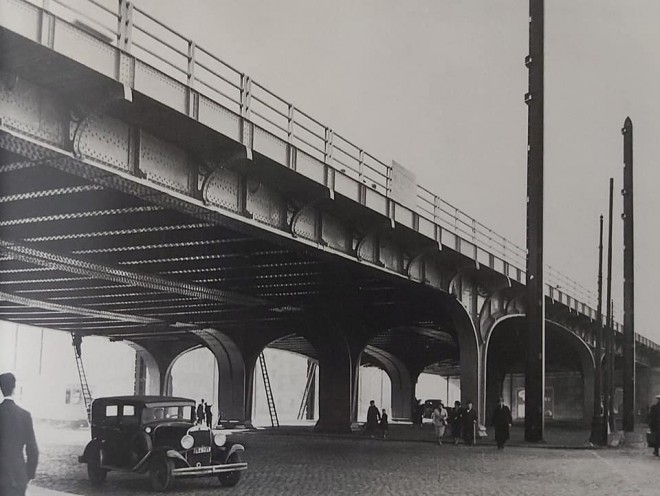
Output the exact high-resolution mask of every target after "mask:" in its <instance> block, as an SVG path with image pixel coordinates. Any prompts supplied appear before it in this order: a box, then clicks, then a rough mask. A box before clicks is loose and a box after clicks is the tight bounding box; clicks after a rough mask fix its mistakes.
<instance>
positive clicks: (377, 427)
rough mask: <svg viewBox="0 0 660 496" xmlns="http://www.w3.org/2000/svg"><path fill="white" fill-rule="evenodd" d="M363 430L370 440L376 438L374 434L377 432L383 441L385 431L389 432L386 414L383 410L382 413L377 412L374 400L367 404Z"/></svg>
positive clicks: (385, 437)
mask: <svg viewBox="0 0 660 496" xmlns="http://www.w3.org/2000/svg"><path fill="white" fill-rule="evenodd" d="M364 430H365V432H366V433H367V434H369V435H370V436H371V437H372V438H374V437H376V433H377V432H378V433H380V435H381V437H382V438H383V439H387V431H388V430H389V422H388V416H387V412H386V411H385V409H384V408H383V410H382V412H379V411H378V407H377V406H376V402H375V401H374V400H371V401H370V402H369V408H368V409H367V423H366V424H365V427H364Z"/></svg>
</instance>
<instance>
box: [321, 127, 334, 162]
mask: <svg viewBox="0 0 660 496" xmlns="http://www.w3.org/2000/svg"><path fill="white" fill-rule="evenodd" d="M334 137H335V133H334V132H333V131H332V129H330V128H329V127H326V128H325V139H324V142H325V147H324V148H325V151H324V152H323V161H324V162H325V163H326V164H328V165H330V164H332V152H333V151H334V145H333V140H334Z"/></svg>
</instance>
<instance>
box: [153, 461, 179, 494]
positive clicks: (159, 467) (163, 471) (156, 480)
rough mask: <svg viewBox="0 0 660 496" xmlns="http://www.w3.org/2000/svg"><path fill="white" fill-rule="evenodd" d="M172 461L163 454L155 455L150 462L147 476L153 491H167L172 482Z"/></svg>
mask: <svg viewBox="0 0 660 496" xmlns="http://www.w3.org/2000/svg"><path fill="white" fill-rule="evenodd" d="M173 469H174V462H172V460H170V459H169V458H166V457H164V456H157V457H156V458H154V459H153V460H152V462H151V467H150V468H149V478H150V479H151V488H152V489H153V490H154V491H167V489H168V488H169V487H170V485H171V484H172V470H173Z"/></svg>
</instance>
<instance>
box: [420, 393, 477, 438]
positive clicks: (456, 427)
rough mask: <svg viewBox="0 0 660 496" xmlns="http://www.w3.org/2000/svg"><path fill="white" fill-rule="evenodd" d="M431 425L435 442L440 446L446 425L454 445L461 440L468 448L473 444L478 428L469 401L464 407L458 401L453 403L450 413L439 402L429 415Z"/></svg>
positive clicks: (474, 411)
mask: <svg viewBox="0 0 660 496" xmlns="http://www.w3.org/2000/svg"><path fill="white" fill-rule="evenodd" d="M431 423H432V424H433V429H434V431H435V438H436V442H437V443H438V444H440V445H441V444H442V438H443V437H444V436H445V431H446V429H447V425H449V427H450V432H451V437H452V439H453V441H454V444H455V445H456V444H458V443H459V442H460V440H461V439H463V441H464V442H465V444H468V445H470V446H471V445H473V444H474V443H475V439H476V434H477V428H478V425H477V412H476V410H475V409H474V405H473V404H472V401H470V400H468V401H467V403H466V404H465V406H462V405H461V402H460V401H455V402H454V408H453V409H452V410H451V411H450V412H448V411H447V409H446V408H445V406H444V405H443V403H442V401H440V402H439V404H438V406H436V407H435V408H434V409H433V413H431Z"/></svg>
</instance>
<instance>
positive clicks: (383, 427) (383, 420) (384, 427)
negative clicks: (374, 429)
mask: <svg viewBox="0 0 660 496" xmlns="http://www.w3.org/2000/svg"><path fill="white" fill-rule="evenodd" d="M387 420H388V416H387V412H386V411H385V409H384V408H383V411H382V412H381V414H380V423H379V424H378V425H379V426H380V431H381V434H382V435H383V439H387V431H388V430H389V429H390V426H389V423H388V421H387Z"/></svg>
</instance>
